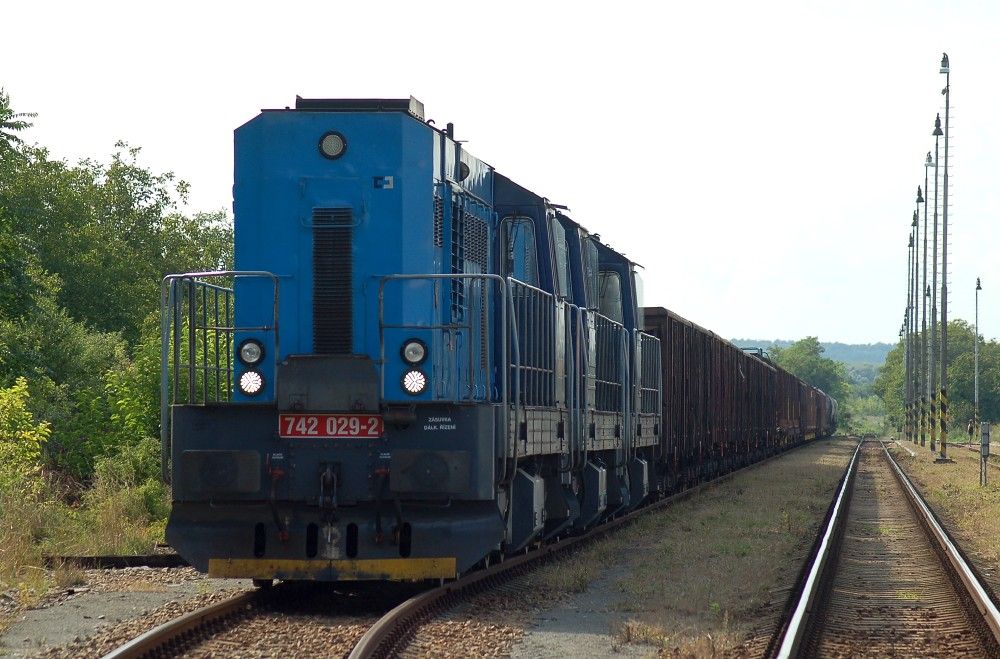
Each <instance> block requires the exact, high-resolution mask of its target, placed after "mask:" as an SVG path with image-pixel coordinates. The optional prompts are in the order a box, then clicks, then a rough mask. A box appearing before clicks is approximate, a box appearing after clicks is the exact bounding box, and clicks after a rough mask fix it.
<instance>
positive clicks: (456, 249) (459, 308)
mask: <svg viewBox="0 0 1000 659" xmlns="http://www.w3.org/2000/svg"><path fill="white" fill-rule="evenodd" d="M453 202H454V203H452V206H451V272H452V274H461V273H463V272H465V240H464V236H465V209H464V208H463V207H462V205H461V203H458V202H457V200H453ZM451 317H452V318H453V319H454V320H463V319H464V318H465V281H464V280H462V279H455V280H453V281H452V284H451Z"/></svg>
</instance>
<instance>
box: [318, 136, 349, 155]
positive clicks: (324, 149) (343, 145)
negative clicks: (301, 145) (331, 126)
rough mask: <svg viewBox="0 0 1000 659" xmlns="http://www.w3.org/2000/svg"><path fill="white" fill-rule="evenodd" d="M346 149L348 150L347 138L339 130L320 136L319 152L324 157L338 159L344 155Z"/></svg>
mask: <svg viewBox="0 0 1000 659" xmlns="http://www.w3.org/2000/svg"><path fill="white" fill-rule="evenodd" d="M344 151H347V140H345V139H344V136H343V135H341V134H340V133H338V132H337V131H333V130H331V131H329V132H327V133H323V137H321V138H319V152H320V153H322V154H323V157H324V158H329V159H330V160H336V159H337V158H339V157H340V156H342V155H344Z"/></svg>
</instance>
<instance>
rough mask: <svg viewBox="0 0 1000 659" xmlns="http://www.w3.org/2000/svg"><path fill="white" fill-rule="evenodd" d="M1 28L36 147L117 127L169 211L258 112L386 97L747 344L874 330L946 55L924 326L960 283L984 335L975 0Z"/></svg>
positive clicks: (983, 86) (29, 22) (990, 328)
mask: <svg viewBox="0 0 1000 659" xmlns="http://www.w3.org/2000/svg"><path fill="white" fill-rule="evenodd" d="M598 6H600V7H601V8H600V9H598V8H596V7H598ZM3 14H4V23H5V28H4V30H3V33H4V38H3V40H0V63H2V67H0V85H2V86H3V87H4V88H5V89H6V91H7V92H8V93H9V94H10V96H11V100H12V104H13V106H14V108H15V110H18V111H23V112H28V111H33V112H37V113H38V117H37V118H36V119H35V127H34V128H32V129H31V130H29V131H26V132H25V133H24V137H25V138H26V139H27V140H28V141H36V142H38V143H40V144H42V145H45V146H48V147H49V148H50V149H51V151H52V153H53V154H54V155H55V156H58V157H61V158H65V159H67V160H69V161H76V160H77V159H79V158H83V157H99V158H102V159H106V157H107V155H108V154H110V153H111V151H112V149H113V145H114V142H115V141H116V140H118V139H123V140H126V141H128V142H129V143H131V144H132V145H134V146H140V147H142V149H143V151H142V154H143V155H142V162H143V164H145V165H148V166H150V167H152V168H153V169H155V170H157V171H168V170H169V171H174V172H175V173H176V174H177V175H178V176H179V177H180V178H183V179H184V180H187V181H189V182H190V183H191V184H192V195H191V210H215V209H218V208H221V207H225V208H227V209H231V203H232V195H231V184H232V131H233V129H234V128H236V127H237V126H238V125H240V124H242V123H243V122H245V121H247V120H248V119H250V118H252V117H253V116H254V115H255V114H256V113H257V111H258V110H259V109H260V108H264V107H284V106H286V105H291V104H293V102H294V98H295V95H296V94H301V95H302V96H306V97H309V96H313V97H369V96H372V97H379V96H381V97H406V96H409V95H411V94H412V95H413V96H416V97H417V98H418V99H420V100H421V101H423V102H424V103H425V105H426V108H427V115H428V117H433V118H434V119H435V120H436V122H437V124H438V125H439V126H440V125H443V124H444V123H445V122H447V121H452V122H454V123H455V130H456V137H457V138H458V139H463V140H468V144H467V148H468V149H469V150H470V151H471V152H472V153H474V154H475V155H477V156H479V157H480V158H482V159H484V160H486V161H487V162H489V163H490V164H492V165H494V166H495V167H497V169H498V170H500V171H502V172H504V173H505V174H507V175H508V176H510V177H511V178H513V179H515V180H517V181H519V182H521V183H522V184H524V185H525V186H527V187H529V188H531V189H533V190H535V191H536V192H538V193H540V194H542V195H545V196H547V197H549V198H550V199H552V200H553V201H555V202H557V203H562V204H566V205H568V206H569V207H570V208H571V209H572V215H573V217H574V219H576V220H577V221H579V222H581V223H582V224H584V225H585V226H587V227H589V228H590V229H591V230H592V231H596V232H598V233H600V234H601V235H602V236H603V238H604V239H605V240H606V241H607V242H609V243H610V244H611V245H613V246H614V247H616V248H618V249H620V250H622V251H624V252H625V253H626V254H627V255H628V256H630V257H631V258H633V259H635V260H636V261H638V262H640V263H642V264H643V265H644V266H645V267H646V273H645V281H646V303H647V304H649V305H653V304H655V305H661V306H666V307H668V308H670V309H673V310H674V311H676V312H678V313H680V314H682V315H684V316H686V317H688V318H690V319H691V320H693V321H695V322H697V323H699V324H701V325H702V326H704V327H707V328H709V329H712V330H714V331H715V332H717V333H718V334H720V335H722V336H725V337H750V338H760V339H773V338H787V339H798V338H801V337H803V336H806V335H815V336H819V338H820V340H823V341H846V342H874V341H895V340H896V338H897V333H898V330H899V326H900V324H901V322H902V314H903V310H904V306H905V304H906V258H907V249H906V243H907V236H908V233H909V223H910V219H911V215H912V212H913V209H914V208H915V204H914V201H915V196H916V188H917V185H918V184H923V180H924V167H923V162H924V156H925V154H926V152H927V151H928V150H930V149H931V148H932V147H933V138H932V137H931V130H932V128H933V122H934V115H935V113H936V112H938V111H939V110H940V111H941V112H942V117H943V114H944V113H943V109H944V97H943V96H941V94H940V92H941V89H942V87H943V86H944V76H943V75H940V74H939V73H938V65H939V61H940V58H941V53H942V51H947V52H948V54H949V56H950V58H951V64H952V113H951V116H952V122H951V129H952V130H951V137H950V160H949V164H950V187H949V196H950V201H951V209H950V211H949V225H950V226H949V232H950V234H951V236H950V237H951V240H950V248H949V249H950V253H949V260H950V264H949V270H950V271H951V273H952V275H951V276H950V277H949V279H950V288H951V290H950V314H949V315H950V317H953V318H954V317H960V318H966V319H969V320H970V321H971V320H972V317H973V300H974V293H973V290H974V287H975V278H976V276H977V275H978V276H981V277H982V278H983V286H984V290H983V292H982V294H981V297H980V326H981V331H982V332H983V333H984V334H985V335H986V336H988V337H992V336H997V335H1000V259H998V258H997V256H998V255H1000V244H998V243H1000V235H998V232H997V231H996V230H995V228H994V227H995V226H996V223H997V220H998V219H1000V185H998V182H997V180H996V179H997V177H998V174H1000V167H998V164H1000V152H998V146H1000V84H998V78H997V71H998V65H1000V36H998V35H1000V30H998V28H1000V21H998V17H1000V3H996V2H989V1H984V2H974V1H961V0H957V1H956V0H951V1H948V2H946V1H945V0H937V1H935V2H929V1H923V0H912V1H905V2H904V1H878V0H835V1H834V0H830V1H808V0H800V1H792V0H788V1H782V2H775V1H766V2H746V1H745V0H731V1H725V2H691V1H684V2H673V1H672V2H659V3H655V2H648V1H647V2H622V1H620V2H615V3H600V4H599V5H598V3H588V2H538V1H535V2H522V1H520V0H518V1H509V0H508V1H505V2H503V3H476V2H460V3H459V2H432V3H414V2H394V1H389V0H383V1H381V2H377V3H376V2H352V3H345V2H335V1H329V0H327V1H326V2H316V3H311V2H294V1H287V2H284V3H275V2H268V3H260V2H241V3H221V2H205V1H204V0H202V1H199V2H189V1H187V0H175V1H174V2H171V3H156V4H154V3H142V2H134V1H132V2H121V3H112V2H100V1H96V0H95V1H94V2H88V3H70V2H66V3H63V2H51V1H44V0H34V1H33V2H30V3H29V2H19V3H14V4H10V6H6V7H5V8H4V10H3ZM943 146H944V145H943V142H942V145H941V151H942V154H943ZM932 188H933V184H932Z"/></svg>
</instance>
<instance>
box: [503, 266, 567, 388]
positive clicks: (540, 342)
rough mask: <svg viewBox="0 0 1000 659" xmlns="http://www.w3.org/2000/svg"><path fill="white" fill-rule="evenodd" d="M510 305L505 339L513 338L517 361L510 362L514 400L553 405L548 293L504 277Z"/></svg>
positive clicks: (552, 320) (552, 318)
mask: <svg viewBox="0 0 1000 659" xmlns="http://www.w3.org/2000/svg"><path fill="white" fill-rule="evenodd" d="M508 281H509V283H510V296H511V301H512V302H511V308H512V318H511V322H512V328H513V330H514V332H513V333H512V334H510V335H509V340H511V341H517V347H518V354H519V355H520V360H519V363H517V364H515V363H511V364H510V369H511V380H512V381H513V382H515V383H516V385H517V388H518V396H517V399H516V400H517V403H518V404H519V405H524V406H544V407H552V406H554V405H555V373H556V352H555V351H556V304H555V298H554V297H553V295H552V294H551V293H546V292H545V291H543V290H541V289H540V288H535V287H534V286H531V285H530V284H525V283H523V282H520V281H517V280H516V279H508Z"/></svg>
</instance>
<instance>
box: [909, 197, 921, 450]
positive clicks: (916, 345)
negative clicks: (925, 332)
mask: <svg viewBox="0 0 1000 659" xmlns="http://www.w3.org/2000/svg"><path fill="white" fill-rule="evenodd" d="M917 191H918V192H919V191H920V189H919V187H918V188H917ZM918 198H919V197H918ZM917 208H918V209H919V205H918V206H917ZM919 246H920V211H919V210H915V211H913V276H912V282H911V284H910V291H911V293H910V301H911V303H912V306H911V313H910V333H911V334H912V335H913V373H912V374H911V375H912V377H911V380H912V381H913V384H912V385H911V386H910V391H911V395H910V398H911V399H912V407H913V443H914V444H916V443H917V441H918V434H919V429H920V396H919V395H918V392H919V391H920V335H919V334H917V319H918V318H919V317H920V298H919V297H918V296H917V286H918V285H919V279H920V278H919V273H920V251H919V249H918V247H919Z"/></svg>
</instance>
